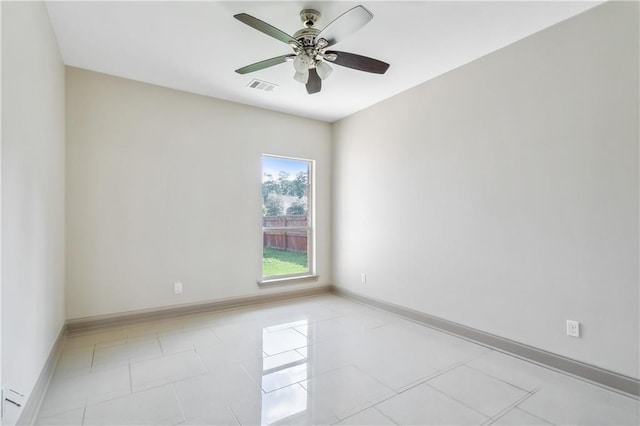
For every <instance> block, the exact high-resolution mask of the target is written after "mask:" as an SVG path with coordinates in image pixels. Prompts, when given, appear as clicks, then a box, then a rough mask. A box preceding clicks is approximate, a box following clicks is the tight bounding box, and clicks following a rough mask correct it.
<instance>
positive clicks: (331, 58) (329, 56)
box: [322, 53, 338, 62]
mask: <svg viewBox="0 0 640 426" xmlns="http://www.w3.org/2000/svg"><path fill="white" fill-rule="evenodd" d="M322 57H323V58H324V59H326V60H327V61H331V62H333V61H335V60H336V59H338V55H336V54H335V53H325V54H324V55H322Z"/></svg>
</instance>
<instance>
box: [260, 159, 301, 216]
mask: <svg viewBox="0 0 640 426" xmlns="http://www.w3.org/2000/svg"><path fill="white" fill-rule="evenodd" d="M308 209H309V162H308V161H305V160H292V159H289V158H278V157H269V156H264V157H262V216H263V217H268V218H270V219H269V220H268V221H266V223H265V225H264V226H266V227H274V226H276V227H283V226H294V227H298V226H307V223H306V221H307V217H308ZM301 217H303V218H304V222H302V221H301V220H300V218H301ZM276 218H278V219H276ZM285 218H286V219H288V220H286V219H285Z"/></svg>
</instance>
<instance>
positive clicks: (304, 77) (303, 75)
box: [293, 69, 309, 84]
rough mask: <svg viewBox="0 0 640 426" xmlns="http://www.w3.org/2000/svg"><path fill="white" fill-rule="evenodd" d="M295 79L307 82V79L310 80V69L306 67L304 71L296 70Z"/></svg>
mask: <svg viewBox="0 0 640 426" xmlns="http://www.w3.org/2000/svg"><path fill="white" fill-rule="evenodd" d="M293 79H294V80H296V81H299V82H300V83H303V84H307V81H309V70H308V69H306V70H304V71H303V72H298V71H296V73H295V75H294V76H293Z"/></svg>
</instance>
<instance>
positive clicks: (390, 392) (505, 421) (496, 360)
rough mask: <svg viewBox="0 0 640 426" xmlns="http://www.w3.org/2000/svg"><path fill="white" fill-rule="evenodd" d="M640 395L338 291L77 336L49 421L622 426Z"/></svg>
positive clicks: (47, 403)
mask: <svg viewBox="0 0 640 426" xmlns="http://www.w3.org/2000/svg"><path fill="white" fill-rule="evenodd" d="M639 409H640V404H639V402H638V400H635V399H632V398H628V397H625V396H622V395H620V394H617V393H614V392H610V391H607V390H605V389H602V388H600V387H597V386H594V385H591V384H588V383H586V382H583V381H580V380H577V379H574V378H571V377H568V376H566V375H563V374H559V373H556V372H553V371H551V370H548V369H545V368H542V367H539V366H537V365H534V364H531V363H528V362H525V361H521V360H519V359H516V358H513V357H510V356H507V355H504V354H502V353H499V352H496V351H492V350H490V349H487V348H485V347H482V346H479V345H475V344H473V343H470V342H467V341H465V340H462V339H458V338H456V337H452V336H450V335H448V334H444V333H441V332H438V331H435V330H433V329H430V328H428V327H424V326H421V325H419V324H415V323H413V322H410V321H406V320H404V319H402V318H400V317H398V316H395V315H392V314H389V313H386V312H382V311H379V310H376V309H373V308H370V307H367V306H365V305H361V304H358V303H354V302H351V301H348V300H346V299H342V298H340V297H337V296H333V295H322V296H316V297H310V298H304V299H297V300H293V301H291V300H290V301H286V302H280V303H272V304H268V305H259V306H255V307H251V308H243V309H234V310H228V311H224V312H215V313H204V314H198V315H189V316H182V317H177V318H174V319H168V320H158V321H151V322H145V323H136V324H132V325H130V326H121V327H116V328H109V329H101V330H98V331H93V332H85V333H76V334H73V335H70V336H69V337H68V338H67V341H66V342H65V344H64V348H63V353H62V355H61V358H60V360H59V362H58V365H57V367H56V371H55V375H54V377H53V379H52V382H51V385H50V387H49V390H48V392H47V395H46V396H45V400H44V402H43V404H42V407H41V410H40V413H39V417H38V420H37V424H38V425H81V424H83V425H142V424H153V425H178V424H181V425H210V424H225V425H227V424H228V425H237V424H243V425H244V424H250V425H254V424H274V423H275V424H346V425H393V424H419V425H427V424H429V425H463V424H464V425H466V424H482V425H488V424H496V425H525V424H526V425H533V424H538V425H547V424H597V425H605V424H611V425H622V424H635V425H637V424H638V423H639V422H640V417H639Z"/></svg>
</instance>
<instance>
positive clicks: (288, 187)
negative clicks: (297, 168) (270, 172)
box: [278, 171, 293, 195]
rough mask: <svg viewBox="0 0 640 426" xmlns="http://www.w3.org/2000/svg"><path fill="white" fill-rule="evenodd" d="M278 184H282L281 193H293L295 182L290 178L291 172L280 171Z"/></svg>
mask: <svg viewBox="0 0 640 426" xmlns="http://www.w3.org/2000/svg"><path fill="white" fill-rule="evenodd" d="M278 185H279V186H280V194H282V195H293V182H292V181H290V180H289V173H287V172H285V171H280V173H278Z"/></svg>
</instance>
